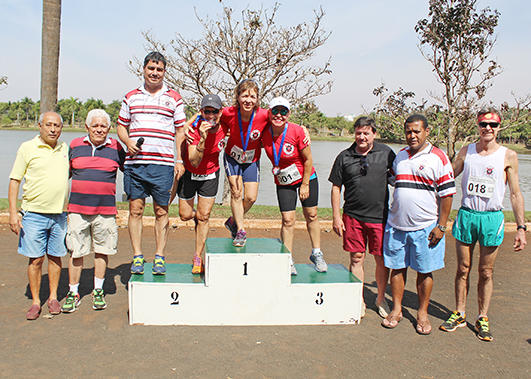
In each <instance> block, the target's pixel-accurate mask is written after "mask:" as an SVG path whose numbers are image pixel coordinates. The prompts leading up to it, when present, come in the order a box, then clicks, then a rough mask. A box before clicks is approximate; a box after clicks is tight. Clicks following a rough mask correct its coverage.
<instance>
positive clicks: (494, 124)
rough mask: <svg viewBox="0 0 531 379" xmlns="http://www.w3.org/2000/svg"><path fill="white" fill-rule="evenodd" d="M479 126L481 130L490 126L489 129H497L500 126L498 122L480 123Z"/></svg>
mask: <svg viewBox="0 0 531 379" xmlns="http://www.w3.org/2000/svg"><path fill="white" fill-rule="evenodd" d="M479 126H480V127H482V128H486V127H487V126H490V127H491V128H497V127H498V126H500V123H499V122H480V123H479Z"/></svg>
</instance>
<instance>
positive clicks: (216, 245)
mask: <svg viewBox="0 0 531 379" xmlns="http://www.w3.org/2000/svg"><path fill="white" fill-rule="evenodd" d="M205 253H206V254H289V250H288V249H287V248H286V246H284V245H283V244H282V243H281V242H280V241H279V240H278V239H276V238H249V239H248V240H247V243H246V244H245V246H243V247H234V246H232V239H231V238H209V239H207V241H206V245H205Z"/></svg>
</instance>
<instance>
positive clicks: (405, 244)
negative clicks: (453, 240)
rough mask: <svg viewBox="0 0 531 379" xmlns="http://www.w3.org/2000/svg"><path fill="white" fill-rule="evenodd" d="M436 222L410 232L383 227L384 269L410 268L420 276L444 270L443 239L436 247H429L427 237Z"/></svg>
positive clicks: (387, 226)
mask: <svg viewBox="0 0 531 379" xmlns="http://www.w3.org/2000/svg"><path fill="white" fill-rule="evenodd" d="M436 225H437V222H434V223H433V224H431V225H429V226H428V227H426V228H424V229H420V230H415V231H412V232H406V231H403V230H399V229H395V228H393V227H392V226H391V225H389V224H387V225H386V226H385V234H384V243H383V256H384V263H385V267H388V268H391V269H395V270H400V269H403V268H407V267H411V268H412V269H413V270H415V271H417V272H420V273H421V274H429V273H430V272H433V271H436V270H439V269H441V268H444V252H445V238H444V237H443V238H442V239H441V240H440V241H439V243H438V244H437V246H435V247H429V243H430V241H429V240H428V236H429V235H430V232H431V231H432V230H433V228H435V226H436Z"/></svg>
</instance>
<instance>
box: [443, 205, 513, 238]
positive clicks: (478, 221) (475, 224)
mask: <svg viewBox="0 0 531 379" xmlns="http://www.w3.org/2000/svg"><path fill="white" fill-rule="evenodd" d="M503 234H504V216H503V212H502V211H494V212H480V211H474V210H472V209H468V208H464V207H461V208H460V209H459V212H457V217H456V218H455V222H454V225H453V227H452V235H453V236H454V237H455V239H456V240H458V241H460V242H462V243H466V244H469V245H472V244H475V243H476V242H479V244H480V245H481V246H500V245H501V243H502V242H503Z"/></svg>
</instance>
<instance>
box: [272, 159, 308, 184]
mask: <svg viewBox="0 0 531 379" xmlns="http://www.w3.org/2000/svg"><path fill="white" fill-rule="evenodd" d="M277 179H278V183H279V184H280V185H281V186H287V185H290V184H292V183H295V182H296V181H298V180H301V179H302V176H301V173H300V172H299V170H298V169H297V165H296V164H295V163H293V164H292V165H291V166H288V167H286V168H284V169H282V170H280V172H279V174H278V175H277Z"/></svg>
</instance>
